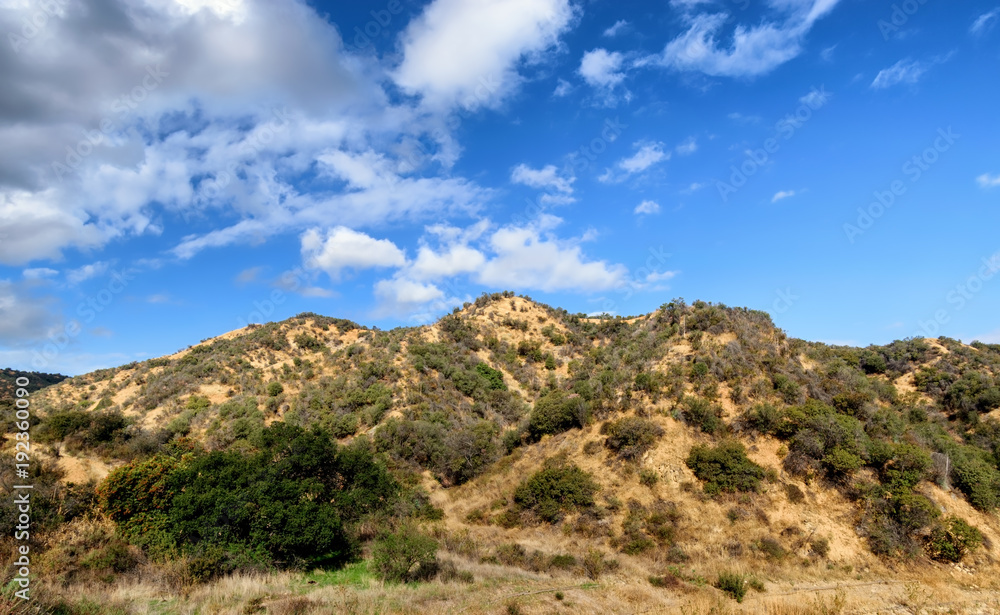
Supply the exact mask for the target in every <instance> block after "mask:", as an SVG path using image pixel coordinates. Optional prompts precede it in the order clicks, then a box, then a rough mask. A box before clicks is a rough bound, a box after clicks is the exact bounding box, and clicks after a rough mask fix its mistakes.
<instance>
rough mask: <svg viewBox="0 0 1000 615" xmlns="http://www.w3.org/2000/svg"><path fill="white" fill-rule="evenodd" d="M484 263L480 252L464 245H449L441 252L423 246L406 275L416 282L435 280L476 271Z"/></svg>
mask: <svg viewBox="0 0 1000 615" xmlns="http://www.w3.org/2000/svg"><path fill="white" fill-rule="evenodd" d="M485 262H486V257H485V256H484V255H483V253H482V252H480V251H479V250H477V249H475V248H472V247H470V246H468V245H466V244H461V243H460V244H455V245H451V246H448V247H447V248H446V249H445V250H443V251H441V252H436V251H434V250H433V249H432V248H430V247H429V246H426V245H424V246H421V247H420V249H419V250H418V251H417V258H416V260H414V261H413V263H412V265H410V267H409V271H408V272H407V274H406V275H408V276H409V277H412V278H414V279H417V280H437V279H441V278H446V277H452V276H456V275H461V274H466V273H472V272H474V271H478V270H479V268H480V267H482V266H483V264H484V263H485Z"/></svg>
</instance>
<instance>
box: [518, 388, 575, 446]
mask: <svg viewBox="0 0 1000 615" xmlns="http://www.w3.org/2000/svg"><path fill="white" fill-rule="evenodd" d="M587 416H588V413H587V403H586V402H585V401H584V400H583V398H582V397H580V396H579V395H576V394H567V393H565V392H563V391H559V390H555V391H550V392H549V393H547V394H545V395H544V396H543V397H541V398H540V399H539V400H538V401H537V402H535V407H534V409H533V410H532V411H531V415H530V416H529V417H528V435H529V436H530V437H531V439H532V440H535V441H537V440H539V439H541V437H542V436H543V435H546V434H557V433H562V432H564V431H566V430H568V429H572V428H573V427H583V426H584V425H586V424H587Z"/></svg>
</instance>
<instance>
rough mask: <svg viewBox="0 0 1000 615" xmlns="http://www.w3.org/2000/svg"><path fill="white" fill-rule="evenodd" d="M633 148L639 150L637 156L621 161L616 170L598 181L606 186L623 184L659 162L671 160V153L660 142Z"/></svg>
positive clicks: (639, 143)
mask: <svg viewBox="0 0 1000 615" xmlns="http://www.w3.org/2000/svg"><path fill="white" fill-rule="evenodd" d="M633 147H637V148H638V151H637V152H636V153H635V154H633V155H631V156H629V157H628V158H623V159H621V160H619V161H618V163H617V164H616V165H615V168H614V169H607V170H605V171H604V173H602V174H601V175H600V176H599V177H598V178H597V179H598V181H601V182H604V183H606V184H611V183H618V182H622V181H625V180H626V179H628V178H629V177H630V176H632V175H634V174H636V173H641V172H643V171H645V170H646V169H648V168H650V167H651V166H653V165H655V164H657V163H659V162H662V161H664V160H670V152H669V151H664V149H663V148H664V145H663V143H661V142H659V141H656V142H653V143H650V142H645V141H638V142H636V143H635V144H633Z"/></svg>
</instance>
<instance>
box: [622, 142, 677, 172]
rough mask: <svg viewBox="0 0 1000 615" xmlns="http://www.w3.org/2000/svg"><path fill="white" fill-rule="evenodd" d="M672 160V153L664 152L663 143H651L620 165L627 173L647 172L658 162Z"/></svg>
mask: <svg viewBox="0 0 1000 615" xmlns="http://www.w3.org/2000/svg"><path fill="white" fill-rule="evenodd" d="M663 160H670V153H669V152H664V151H663V144H662V143H649V144H646V145H643V146H642V147H640V148H639V151H638V152H636V153H635V154H634V155H632V156H630V157H629V158H625V159H623V160H622V161H621V162H619V163H618V166H619V167H621V169H622V170H624V171H625V172H627V173H639V172H642V171H645V170H646V169H648V168H649V167H651V166H653V165H654V164H656V163H657V162H660V161H663Z"/></svg>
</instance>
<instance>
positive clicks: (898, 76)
mask: <svg viewBox="0 0 1000 615" xmlns="http://www.w3.org/2000/svg"><path fill="white" fill-rule="evenodd" d="M927 68H928V67H927V66H926V65H924V64H922V63H920V62H918V61H916V60H910V59H909V58H907V59H905V60H900V61H899V62H896V63H895V64H893V65H892V66H890V67H889V68H884V69H882V70H880V71H879V73H878V75H876V76H875V80H874V81H872V83H871V87H872V89H875V90H884V89H885V88H890V87H892V86H894V85H898V84H900V83H909V84H914V83H916V82H918V81H920V78H921V77H922V76H923V75H924V73H926V72H927Z"/></svg>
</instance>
